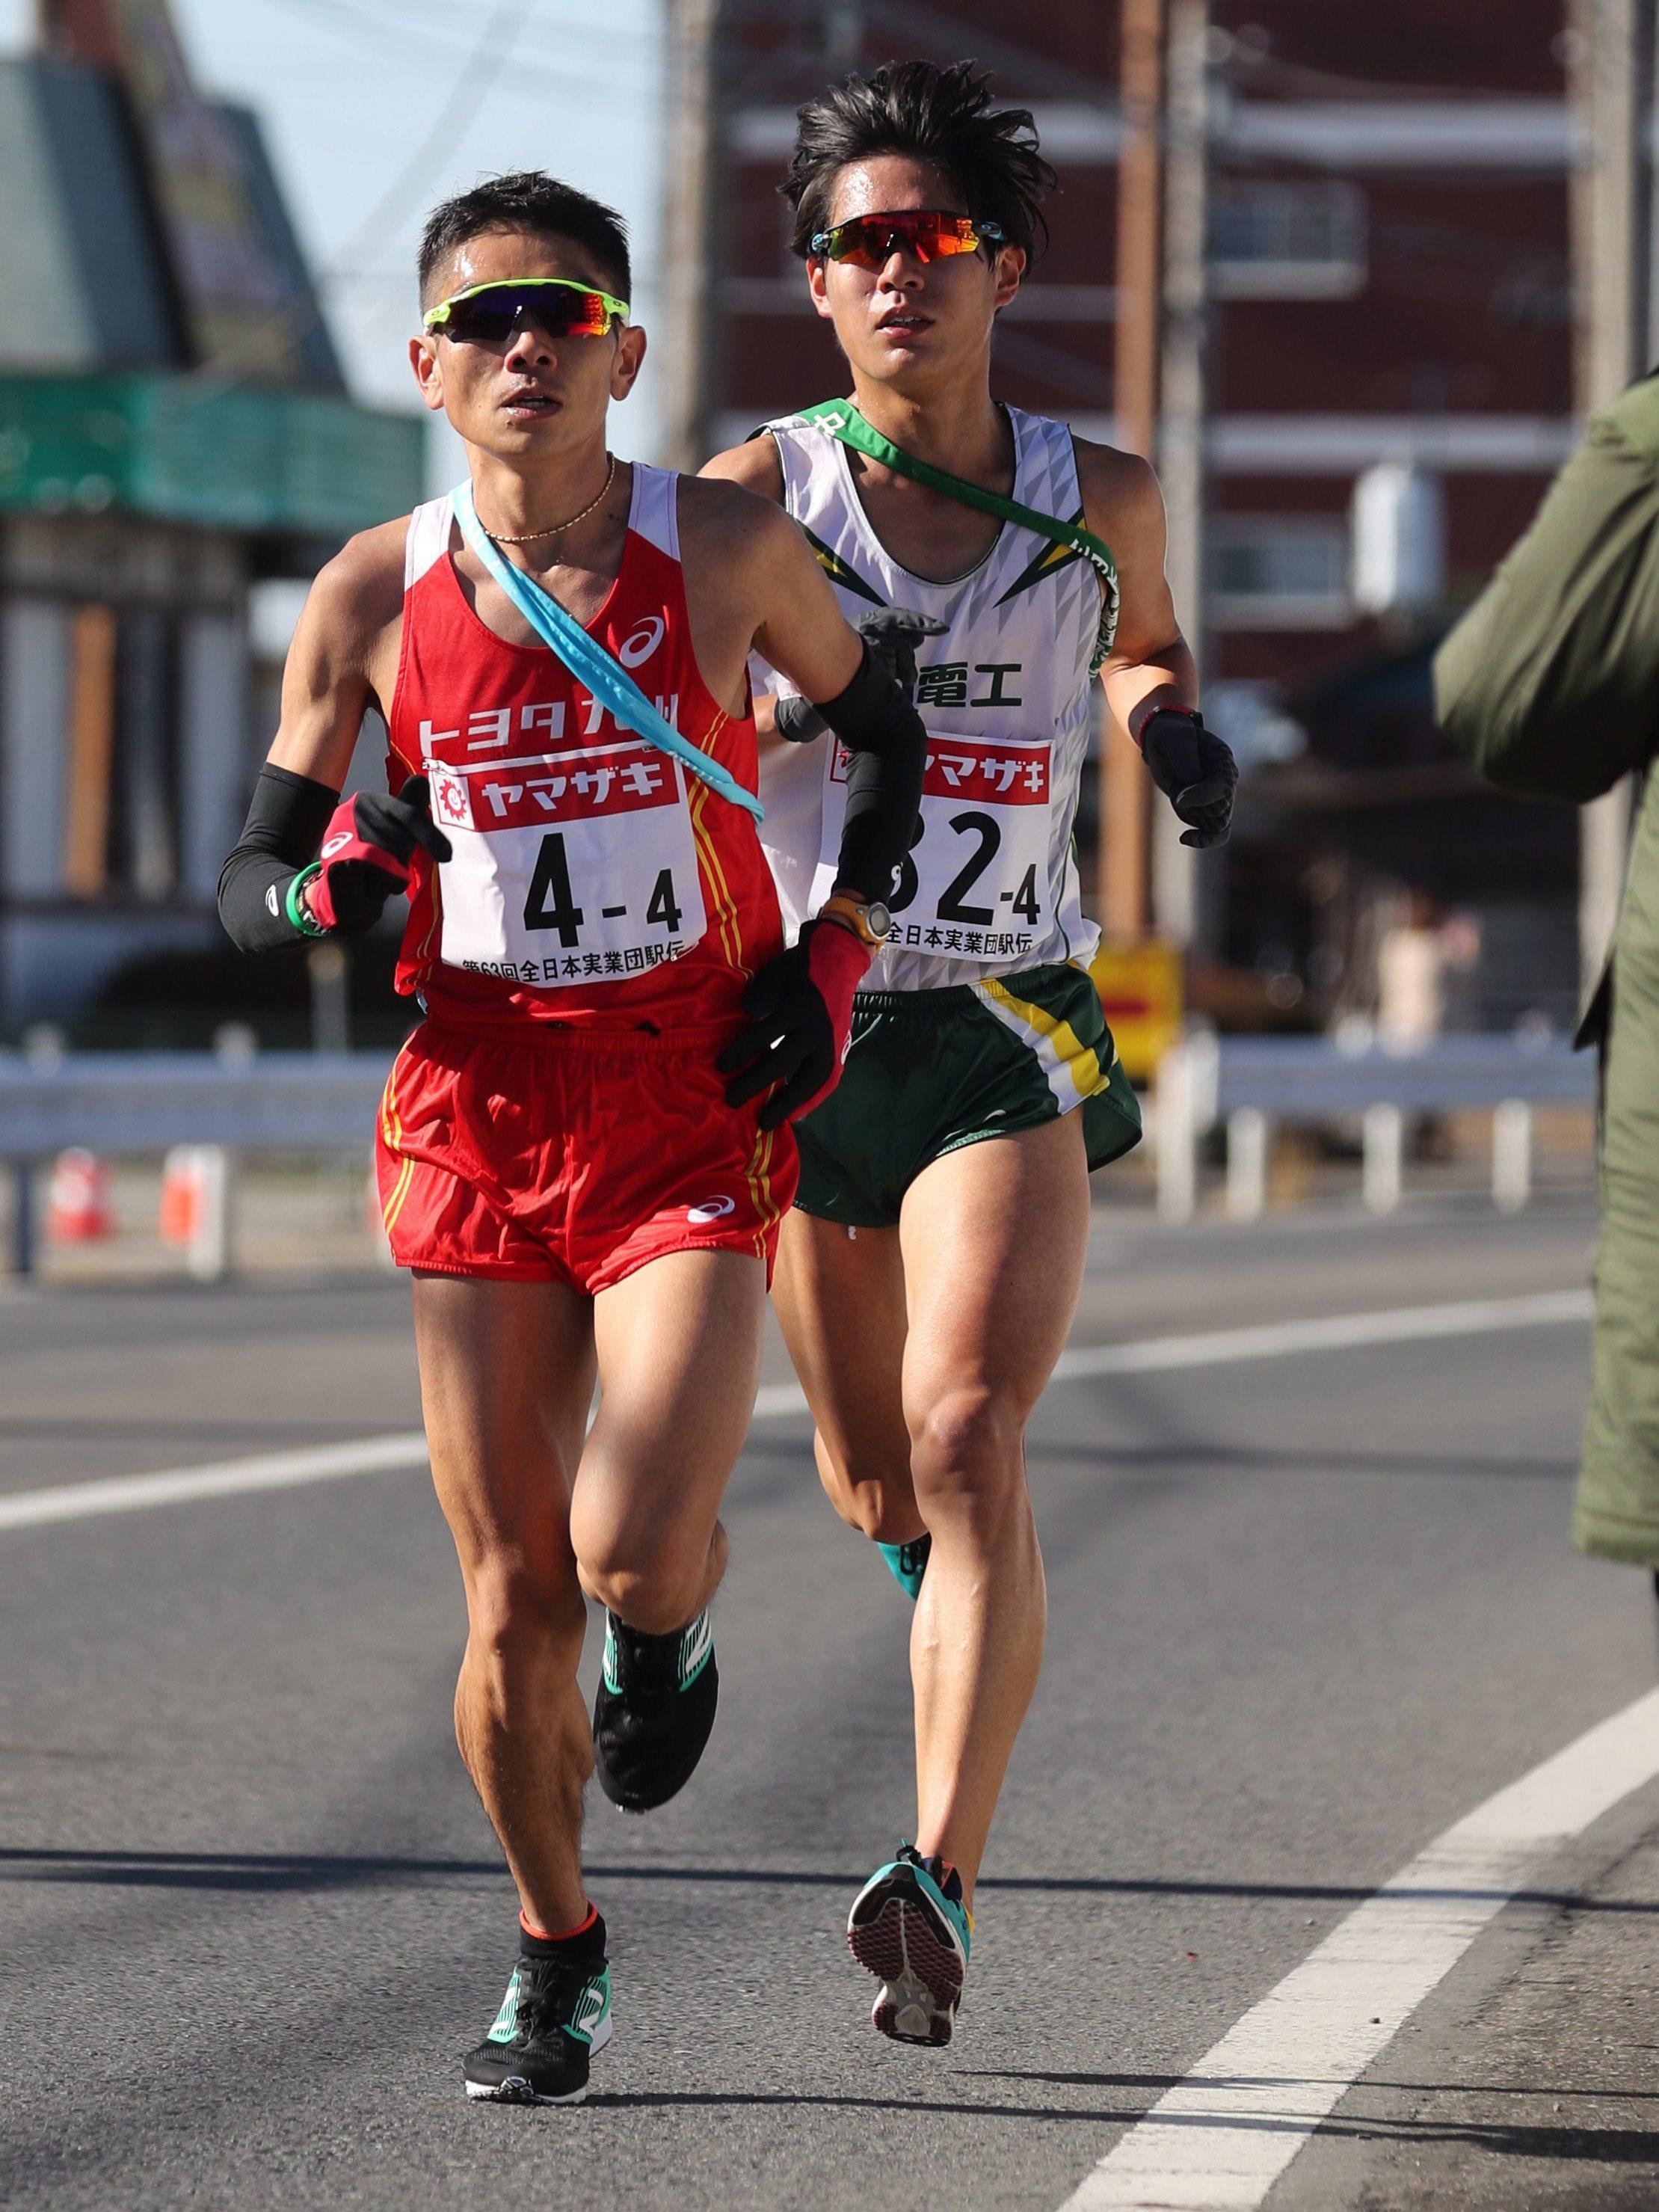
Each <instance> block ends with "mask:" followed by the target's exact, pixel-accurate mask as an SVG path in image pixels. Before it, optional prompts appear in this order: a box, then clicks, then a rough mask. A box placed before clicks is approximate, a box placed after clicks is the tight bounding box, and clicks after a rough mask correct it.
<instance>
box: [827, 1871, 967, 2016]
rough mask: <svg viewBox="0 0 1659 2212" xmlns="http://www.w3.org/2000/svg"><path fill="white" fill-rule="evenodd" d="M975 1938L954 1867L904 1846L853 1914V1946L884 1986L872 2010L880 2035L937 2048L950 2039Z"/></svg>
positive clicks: (850, 1938) (850, 1937) (850, 1917)
mask: <svg viewBox="0 0 1659 2212" xmlns="http://www.w3.org/2000/svg"><path fill="white" fill-rule="evenodd" d="M952 1890H954V1891H955V1893H956V1894H955V1895H954V1896H952V1895H951V1891H952ZM973 1937H974V1918H973V1915H972V1914H971V1913H970V1912H969V1910H968V1908H967V1906H966V1905H964V1904H963V1902H962V1884H961V1882H960V1881H959V1880H958V1879H957V1875H956V1872H955V1869H951V1868H947V1867H946V1866H945V1862H944V1860H943V1859H939V1858H931V1859H925V1858H923V1857H922V1856H921V1853H920V1852H919V1851H917V1850H914V1849H913V1848H912V1847H911V1845H910V1844H900V1845H899V1848H898V1856H897V1857H896V1858H893V1859H890V1860H889V1861H888V1863H887V1864H886V1865H885V1866H882V1867H878V1868H877V1869H876V1870H875V1872H874V1874H872V1875H871V1877H870V1879H869V1881H866V1883H865V1885H864V1887H863V1888H862V1889H861V1890H860V1892H859V1893H858V1895H857V1897H856V1898H854V1900H853V1910H852V1911H851V1912H850V1913H849V1914H848V1919H847V1944H848V1949H849V1950H850V1951H851V1952H852V1954H853V1956H854V1958H855V1959H856V1960H858V1962H859V1964H860V1966H863V1967H865V1968H866V1969H867V1970H868V1972H871V1973H872V1974H873V1975H874V1976H875V1977H876V1978H877V1980H878V1982H879V1983H880V1984H881V1989H880V1990H879V1992H878V1995H877V1997H876V2002H875V2003H874V2005H873V2006H872V2008H871V2013H870V2018H871V2021H872V2024H873V2026H874V2027H875V2028H876V2029H877V2031H878V2033H880V2034H882V2035H890V2036H891V2037H892V2039H893V2040H894V2041H895V2042H896V2043H922V2044H927V2045H931V2046H932V2047H933V2049H935V2050H938V2049H939V2048H940V2047H941V2046H942V2045H945V2044H947V2043H948V2042H949V2041H950V2040H951V2030H952V2029H953V2028H954V2027H955V2025H956V2017H957V2006H958V2005H959V2004H960V2003H961V2002H962V1984H963V1978H965V1976H966V1974H967V1972H968V1953H969V1948H970V1946H971V1945H972V1942H973Z"/></svg>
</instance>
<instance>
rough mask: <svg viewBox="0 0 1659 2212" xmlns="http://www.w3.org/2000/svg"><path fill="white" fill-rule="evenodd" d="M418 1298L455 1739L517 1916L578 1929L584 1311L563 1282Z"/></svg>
mask: <svg viewBox="0 0 1659 2212" xmlns="http://www.w3.org/2000/svg"><path fill="white" fill-rule="evenodd" d="M414 1292H415V1340H416V1350H417V1352H418V1354H419V1358H420V1367H421V1397H422V1405H423V1407H424V1409H425V1414H426V1433H427V1443H428V1449H430V1452H431V1455H432V1474H433V1480H434V1482H435V1485H436V1486H437V1492H438V1501H439V1503H440V1504H441V1506H442V1507H443V1510H444V1515H445V1517H446V1519H447V1521H448V1522H449V1528H450V1533H451V1534H452V1535H453V1538H454V1540H455V1549H456V1552H457V1553H458V1555H459V1559H460V1566H461V1578H462V1581H463V1583H465V1589H466V1612H467V1643H466V1652H465V1656H464V1658H463V1659H462V1662H461V1673H460V1680H459V1682H458V1683H457V1684H456V1687H455V1735H456V1741H458V1742H459V1745H460V1749H461V1757H462V1758H463V1759H464V1760H465V1763H466V1768H467V1771H468V1772H469V1773H470V1774H471V1777H472V1780H473V1784H474V1786H475V1787H476V1789H477V1792H478V1795H479V1796H480V1797H481V1798H482V1799H483V1806H484V1810H485V1812H486V1813H488V1814H489V1820H490V1824H491V1826H493V1827H494V1829H495V1833H496V1835H497V1837H498V1838H500V1841H501V1849H502V1850H503V1851H504V1852H505V1853H506V1855H507V1865H508V1867H509V1869H511V1871H512V1875H513V1881H515V1882H516V1883H517V1885H518V1890H519V1900H520V1905H522V1906H523V1909H524V1914H525V1917H526V1919H527V1920H528V1921H530V1923H532V1926H534V1927H537V1928H542V1929H554V1930H557V1929H562V1928H571V1927H574V1925H575V1923H577V1922H578V1921H579V1920H580V1918H581V1917H582V1915H583V1914H584V1912H585V1911H586V1909H587V1907H586V1895H585V1893H584V1890H583V1887H582V1874H581V1858H580V1841H581V1798H582V1787H583V1784H585V1783H586V1780H587V1778H588V1776H589V1775H590V1774H591V1773H592V1768H593V1746H592V1736H591V1735H590V1734H589V1731H588V1723H587V1711H586V1705H585V1704H584V1702H583V1699H582V1696H581V1692H580V1690H579V1688H578V1687H577V1683H576V1667H577V1662H578V1661H579V1660H580V1657H581V1649H582V1636H583V1632H584V1630H585V1628H586V1619H587V1613H586V1605H585V1604H584V1602H583V1599H582V1593H581V1587H580V1583H579V1582H578V1581H577V1577H576V1562H575V1559H574V1554H573V1553H572V1551H571V1547H570V1533H569V1518H570V1509H569V1500H570V1489H571V1483H572V1480H573V1478H574V1472H575V1468H576V1464H577V1461H578V1458H579V1455H580V1451H581V1443H582V1432H583V1430H584V1428H585V1426H586V1419H587V1409H588V1406H589V1403H590V1401H591V1399H592V1388H593V1330H592V1306H591V1304H589V1301H588V1300H587V1299H586V1298H585V1297H581V1296H580V1294H579V1293H578V1292H576V1291H574V1290H572V1289H570V1288H568V1286H567V1285H564V1284H561V1283H514V1282H489V1281H483V1280H479V1279H474V1278H471V1277H465V1276H459V1275H439V1274H420V1273H417V1274H416V1277H415V1283H414Z"/></svg>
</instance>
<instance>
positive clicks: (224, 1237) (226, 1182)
mask: <svg viewBox="0 0 1659 2212" xmlns="http://www.w3.org/2000/svg"><path fill="white" fill-rule="evenodd" d="M191 1150H192V1152H193V1153H194V1155H195V1158H194V1160H193V1162H192V1165H193V1167H194V1170H195V1175H196V1192H197V1200H196V1220H195V1224H194V1227H193V1230H192V1232H191V1240H190V1249H189V1251H188V1253H187V1255H186V1259H185V1264H186V1265H187V1266H188V1267H189V1269H190V1272H191V1274H192V1275H194V1276H195V1278H196V1279H197V1282H199V1283H222V1281H223V1280H224V1279H225V1277H226V1276H227V1275H228V1273H230V1230H231V1213H232V1210H233V1203H234V1198H235V1184H236V1169H235V1162H234V1158H233V1156H232V1154H231V1153H230V1152H228V1150H227V1149H226V1147H225V1146H223V1145H196V1146H192V1147H191Z"/></svg>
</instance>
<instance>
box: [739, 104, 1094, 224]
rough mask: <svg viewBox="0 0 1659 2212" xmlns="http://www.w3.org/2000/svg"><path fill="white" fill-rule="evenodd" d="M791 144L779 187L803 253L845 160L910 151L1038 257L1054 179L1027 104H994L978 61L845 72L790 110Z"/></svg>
mask: <svg viewBox="0 0 1659 2212" xmlns="http://www.w3.org/2000/svg"><path fill="white" fill-rule="evenodd" d="M795 118H796V126H797V127H796V131H795V150H794V155H793V158H792V159H791V161H790V163H789V169H788V173H787V175H786V177H785V178H784V180H783V182H782V183H781V185H779V187H778V190H779V191H781V193H782V195H783V197H784V198H785V199H787V201H788V202H789V204H790V205H791V206H792V207H793V209H794V210H795V224H794V232H793V236H792V237H791V239H790V241H789V242H790V245H791V246H792V247H793V250H794V251H795V252H797V253H798V254H799V256H800V258H801V259H802V260H803V261H805V259H807V258H808V257H809V255H810V253H811V240H812V234H813V233H814V232H815V231H819V230H823V228H825V227H826V225H827V223H828V220H829V206H830V202H831V200H832V199H833V197H834V196H835V189H836V178H837V177H838V176H839V175H840V173H841V172H842V169H844V168H845V167H847V165H848V162H849V161H867V160H869V159H870V158H871V157H872V155H878V154H910V155H915V158H916V159H917V160H918V161H931V162H933V164H934V166H935V167H938V168H939V169H940V170H942V171H943V173H945V176H947V177H948V178H949V179H950V180H951V183H952V184H953V185H955V186H956V188H957V191H958V193H959V194H960V195H961V197H963V200H965V201H966V202H967V205H968V212H969V215H970V216H974V217H975V219H976V220H977V221H979V222H996V223H1000V225H1001V226H1002V234H1003V237H1004V238H1005V240H1006V241H1007V243H1008V244H1009V245H1010V246H1020V247H1022V248H1023V249H1024V252H1025V253H1026V255H1027V256H1028V258H1030V259H1032V260H1035V259H1036V256H1037V254H1038V253H1039V252H1041V251H1042V246H1044V245H1046V244H1047V242H1048V224H1047V223H1046V222H1044V221H1043V216H1042V201H1043V197H1044V195H1045V194H1047V193H1048V192H1050V191H1053V190H1054V185H1055V183H1056V182H1057V179H1056V178H1055V176H1054V171H1053V170H1052V169H1051V168H1050V167H1049V166H1048V163H1047V162H1046V161H1044V160H1043V158H1042V155H1041V154H1040V153H1039V152H1038V151H1037V134H1036V123H1035V122H1034V121H1033V119H1032V116H1031V111H1030V108H1029V107H994V106H992V105H991V81H990V78H989V77H988V76H987V75H986V74H985V73H984V72H983V71H982V70H981V69H980V67H979V65H978V64H977V63H976V62H970V61H969V62H952V63H951V64H950V65H949V66H948V67H941V66H940V64H939V63H937V62H887V63H885V64H884V65H883V66H882V67H881V68H880V69H878V70H876V72H875V74H874V75H873V76H871V77H869V78H867V79H866V78H864V77H861V76H849V77H848V78H847V79H846V81H845V82H843V83H841V84H836V85H831V86H830V88H829V91H828V92H821V93H819V94H818V95H817V98H816V99H813V100H808V101H807V102H806V104H805V106H803V107H799V108H797V110H796V111H795Z"/></svg>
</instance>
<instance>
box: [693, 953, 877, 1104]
mask: <svg viewBox="0 0 1659 2212" xmlns="http://www.w3.org/2000/svg"><path fill="white" fill-rule="evenodd" d="M870 957H871V954H870V947H869V946H868V945H866V943H865V942H864V940H863V939H862V938H861V937H856V936H854V933H853V932H852V931H851V930H850V929H843V928H842V925H841V923H840V922H838V921H809V922H808V923H807V924H806V926H805V928H804V929H803V930H802V931H801V933H800V936H799V939H798V940H797V942H796V943H795V944H793V945H791V946H790V947H789V949H788V951H787V952H780V953H779V955H778V957H777V958H776V959H775V960H769V961H768V962H767V963H766V965H765V967H764V968H763V969H761V971H760V973H759V975H755V976H753V977H751V978H750V983H749V987H748V988H747V989H746V990H745V991H744V994H743V1000H742V1004H743V1011H744V1013H745V1014H747V1015H749V1016H750V1023H749V1026H748V1027H747V1028H746V1029H744V1030H739V1032H738V1035H737V1036H734V1037H733V1038H732V1042H731V1043H730V1044H728V1045H727V1046H726V1049H725V1051H724V1052H723V1053H721V1054H720V1061H719V1066H720V1073H721V1074H722V1075H729V1076H731V1077H732V1081H731V1082H730V1083H728V1084H727V1085H726V1103H727V1104H728V1105H731V1106H741V1105H742V1104H743V1103H744V1101H745V1100H747V1099H750V1098H752V1097H755V1096H756V1094H757V1092H758V1091H764V1090H765V1089H766V1088H767V1086H768V1085H769V1084H775V1085H777V1086H778V1087H777V1089H776V1090H775V1091H774V1092H773V1094H772V1096H771V1097H769V1099H768V1100H767V1102H766V1103H765V1104H764V1105H763V1107H762V1108H761V1110H760V1125H761V1127H762V1128H763V1129H775V1128H776V1127H777V1126H778V1124H779V1123H780V1122H781V1121H799V1118H800V1116H801V1115H803V1114H810V1113H811V1110H812V1109H813V1108H814V1107H815V1106H816V1105H817V1103H819V1101H820V1100H821V1099H824V1098H827V1097H829V1093H830V1092H831V1091H833V1090H834V1089H835V1087H836V1085H837V1084H838V1083H839V1082H840V1081H841V1071H842V1062H843V1061H844V1060H845V1059H846V1058H847V1047H848V1042H849V1040H850V1038H851V1036H852V1030H853V994H854V991H855V990H856V989H857V988H858V987H859V985H860V982H861V981H863V978H864V975H865V974H866V970H867V969H868V968H869V965H870Z"/></svg>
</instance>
